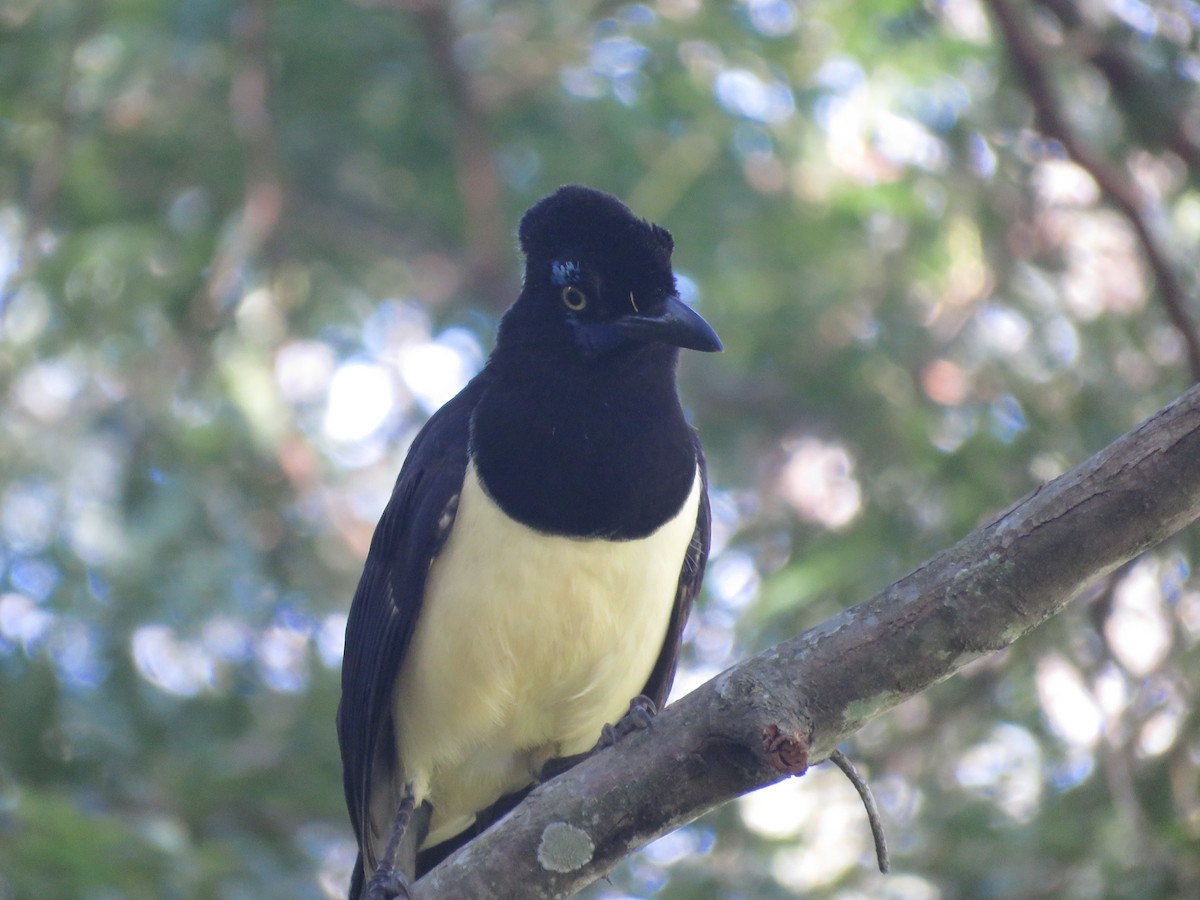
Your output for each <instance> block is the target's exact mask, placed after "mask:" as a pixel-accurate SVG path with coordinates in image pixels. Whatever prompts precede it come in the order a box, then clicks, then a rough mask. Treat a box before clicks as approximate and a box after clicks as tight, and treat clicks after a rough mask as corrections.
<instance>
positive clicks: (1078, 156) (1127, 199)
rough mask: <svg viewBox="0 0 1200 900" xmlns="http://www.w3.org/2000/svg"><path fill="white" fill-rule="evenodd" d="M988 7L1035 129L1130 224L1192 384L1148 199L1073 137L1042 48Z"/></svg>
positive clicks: (1185, 328)
mask: <svg viewBox="0 0 1200 900" xmlns="http://www.w3.org/2000/svg"><path fill="white" fill-rule="evenodd" d="M988 5H989V6H990V7H991V9H992V14H993V15H994V16H995V18H996V21H997V22H998V23H999V25H1000V30H1001V31H1003V32H1004V39H1005V41H1006V42H1007V44H1008V52H1009V55H1010V56H1011V57H1012V64H1013V69H1014V70H1015V71H1016V72H1017V74H1018V75H1019V76H1020V78H1021V79H1022V80H1023V81H1024V82H1025V91H1026V93H1027V94H1028V95H1029V100H1030V102H1031V103H1032V104H1033V108H1034V110H1035V111H1036V113H1037V119H1038V125H1039V127H1040V128H1041V130H1042V132H1043V133H1045V134H1046V135H1048V136H1049V137H1052V138H1054V139H1055V140H1056V141H1058V142H1059V143H1060V144H1062V146H1063V149H1064V150H1066V151H1067V154H1068V155H1069V156H1070V157H1071V159H1073V160H1074V161H1075V162H1076V163H1077V164H1078V165H1079V166H1080V167H1082V168H1083V169H1085V170H1086V171H1087V172H1088V174H1090V175H1091V176H1092V178H1093V179H1095V181H1096V184H1097V185H1099V187H1100V190H1101V191H1102V192H1103V193H1104V195H1105V196H1106V197H1108V199H1109V202H1111V203H1112V204H1113V205H1114V206H1116V207H1117V208H1118V209H1119V210H1120V211H1121V213H1122V214H1123V215H1124V216H1125V218H1126V219H1127V220H1128V221H1129V224H1130V225H1132V226H1133V231H1134V233H1135V234H1136V235H1137V239H1138V243H1139V244H1140V245H1141V247H1142V252H1143V254H1145V257H1146V262H1147V263H1148V264H1149V266H1150V270H1151V271H1152V272H1153V273H1154V279H1155V281H1156V282H1157V283H1158V293H1159V296H1160V297H1161V298H1162V301H1163V305H1164V307H1166V312H1167V317H1168V318H1169V319H1170V320H1171V324H1172V325H1173V326H1174V327H1175V330H1176V331H1177V332H1178V333H1179V336H1180V337H1181V338H1182V339H1183V343H1184V347H1185V348H1186V350H1187V357H1188V366H1189V368H1190V371H1191V375H1192V381H1194V382H1195V381H1200V334H1197V331H1196V327H1195V324H1194V323H1193V322H1192V317H1191V314H1190V313H1189V312H1188V306H1189V305H1190V299H1189V297H1188V294H1187V290H1186V288H1185V287H1184V284H1183V281H1182V279H1181V278H1180V276H1179V274H1178V273H1177V272H1176V270H1175V265H1174V263H1173V262H1172V261H1171V259H1170V254H1169V253H1168V251H1167V249H1166V248H1165V247H1164V246H1163V242H1162V240H1161V237H1160V235H1159V234H1158V232H1157V230H1156V228H1155V224H1154V222H1155V220H1156V219H1158V218H1161V217H1159V216H1154V215H1152V214H1151V210H1150V202H1149V199H1148V198H1147V197H1146V195H1145V192H1144V191H1142V190H1141V189H1140V188H1139V187H1138V185H1137V182H1135V181H1134V180H1133V179H1132V178H1131V177H1129V176H1128V175H1127V174H1126V173H1125V172H1123V171H1122V170H1121V169H1120V168H1119V167H1117V166H1115V165H1112V164H1111V163H1110V162H1108V160H1106V159H1104V158H1103V157H1102V156H1100V155H1099V154H1097V153H1095V152H1094V151H1093V150H1092V148H1091V147H1089V146H1088V145H1087V143H1086V142H1085V141H1082V140H1080V139H1079V137H1078V135H1076V133H1075V130H1074V128H1072V126H1071V124H1070V119H1069V118H1068V116H1067V114H1066V111H1065V110H1064V108H1063V105H1062V102H1061V101H1060V99H1059V97H1058V94H1057V93H1056V92H1055V90H1054V86H1053V85H1052V84H1051V83H1050V74H1049V72H1048V71H1047V66H1046V62H1045V59H1044V57H1043V53H1042V46H1041V44H1040V43H1038V40H1037V38H1035V37H1034V35H1033V32H1032V30H1031V29H1030V28H1029V27H1028V26H1027V25H1026V24H1025V21H1024V20H1023V19H1022V17H1021V15H1020V14H1019V13H1018V12H1017V11H1016V10H1015V9H1014V8H1013V5H1012V2H1011V0H988Z"/></svg>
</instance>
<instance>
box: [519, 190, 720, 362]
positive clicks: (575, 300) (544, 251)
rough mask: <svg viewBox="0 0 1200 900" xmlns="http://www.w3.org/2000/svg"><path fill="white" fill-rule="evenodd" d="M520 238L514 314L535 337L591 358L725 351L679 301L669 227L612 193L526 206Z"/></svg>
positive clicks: (560, 196) (585, 193)
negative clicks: (627, 350)
mask: <svg viewBox="0 0 1200 900" xmlns="http://www.w3.org/2000/svg"><path fill="white" fill-rule="evenodd" d="M518 235H519V238H520V243H521V250H522V251H523V252H524V254H525V285H524V289H523V290H522V292H521V297H520V298H519V299H518V301H517V303H516V304H515V305H514V307H513V309H512V310H511V311H510V316H512V317H513V319H514V321H513V322H512V323H511V324H512V325H514V326H515V324H516V322H521V323H522V328H521V330H526V329H528V330H529V332H530V336H532V334H533V333H536V334H537V335H538V338H539V339H540V340H546V339H550V340H555V339H557V340H568V341H570V342H572V343H573V344H574V346H575V347H576V348H577V349H578V350H579V351H580V352H582V353H583V355H584V356H586V357H590V358H595V357H600V356H603V355H606V354H608V353H609V352H611V351H614V350H616V349H618V348H622V347H630V346H639V345H647V344H659V345H667V346H672V347H683V348H687V349H690V350H703V351H715V350H720V349H721V340H720V338H718V337H717V334H716V332H715V331H713V329H712V327H711V326H709V324H708V323H707V322H705V321H704V319H702V318H701V317H700V315H699V314H698V313H696V312H695V311H693V310H692V308H691V307H690V306H688V305H687V304H686V303H684V302H683V301H682V300H681V299H680V298H679V292H678V291H677V289H676V286H675V276H674V274H673V273H672V271H671V250H672V249H673V247H674V242H673V241H672V240H671V235H670V233H669V232H668V231H667V230H666V229H665V228H661V227H659V226H658V225H654V224H652V223H650V222H647V221H645V220H644V219H639V218H638V217H637V216H635V215H634V214H633V213H632V212H630V210H629V208H628V207H626V206H625V205H624V204H623V203H621V202H620V201H619V200H617V199H616V198H615V197H612V196H610V195H609V194H605V193H602V192H601V191H596V190H592V189H591V188H586V187H580V186H578V185H569V186H567V187H562V188H559V189H558V190H557V191H555V192H554V193H553V194H551V195H550V196H548V197H546V198H544V199H543V200H541V201H539V202H538V203H536V204H535V205H534V206H533V207H531V208H530V210H529V211H528V212H527V213H525V216H524V217H523V218H522V219H521V226H520V229H519V232H518ZM531 326H532V327H531ZM504 330H505V329H502V333H501V340H503V339H504V337H505V335H504V333H503V332H504ZM509 330H512V329H509Z"/></svg>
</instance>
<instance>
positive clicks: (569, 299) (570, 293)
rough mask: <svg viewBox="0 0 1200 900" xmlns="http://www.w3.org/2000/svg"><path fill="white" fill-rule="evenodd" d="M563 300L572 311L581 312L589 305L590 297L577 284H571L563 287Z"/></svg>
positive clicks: (564, 304)
mask: <svg viewBox="0 0 1200 900" xmlns="http://www.w3.org/2000/svg"><path fill="white" fill-rule="evenodd" d="M562 302H563V306H565V307H566V308H567V309H569V310H570V311H571V312H580V311H582V310H583V309H585V308H586V307H587V305H588V298H587V294H585V293H584V292H583V291H581V290H580V289H579V288H577V287H575V285H573V284H569V285H567V286H566V287H565V288H563V289H562Z"/></svg>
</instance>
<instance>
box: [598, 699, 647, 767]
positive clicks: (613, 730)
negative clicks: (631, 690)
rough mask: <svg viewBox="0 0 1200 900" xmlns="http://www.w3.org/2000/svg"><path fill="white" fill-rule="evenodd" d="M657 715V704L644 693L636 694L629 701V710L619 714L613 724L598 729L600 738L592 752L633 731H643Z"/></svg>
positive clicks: (608, 745)
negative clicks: (621, 714)
mask: <svg viewBox="0 0 1200 900" xmlns="http://www.w3.org/2000/svg"><path fill="white" fill-rule="evenodd" d="M657 715H658V705H657V704H656V703H655V702H654V701H653V700H651V699H650V698H649V697H647V696H646V695H645V694H638V695H637V696H636V697H634V698H633V699H632V700H630V701H629V711H628V712H626V713H625V715H623V716H621V718H619V719H618V720H617V722H616V724H615V725H607V724H606V725H605V726H604V727H603V728H602V729H600V740H599V741H597V742H596V746H595V748H594V749H593V750H592V752H593V753H595V752H596V750H600V749H601V748H603V747H611V746H613V744H615V743H616V742H617V741H619V740H620V739H621V738H623V737H625V736H626V735H629V734H633V733H634V732H635V731H645V730H646V729H647V728H649V727H650V726H651V725H653V724H654V717H655V716H657Z"/></svg>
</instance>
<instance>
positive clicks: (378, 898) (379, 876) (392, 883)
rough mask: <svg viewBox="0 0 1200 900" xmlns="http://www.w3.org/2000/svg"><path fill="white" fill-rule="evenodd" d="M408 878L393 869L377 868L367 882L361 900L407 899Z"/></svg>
mask: <svg viewBox="0 0 1200 900" xmlns="http://www.w3.org/2000/svg"><path fill="white" fill-rule="evenodd" d="M408 887H409V885H408V879H407V878H405V877H404V875H403V874H401V873H400V872H397V871H396V870H395V869H377V870H376V872H375V874H374V875H372V876H371V880H370V881H368V882H367V889H366V890H365V891H363V900H397V898H400V900H409V896H410V895H409V893H408Z"/></svg>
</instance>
